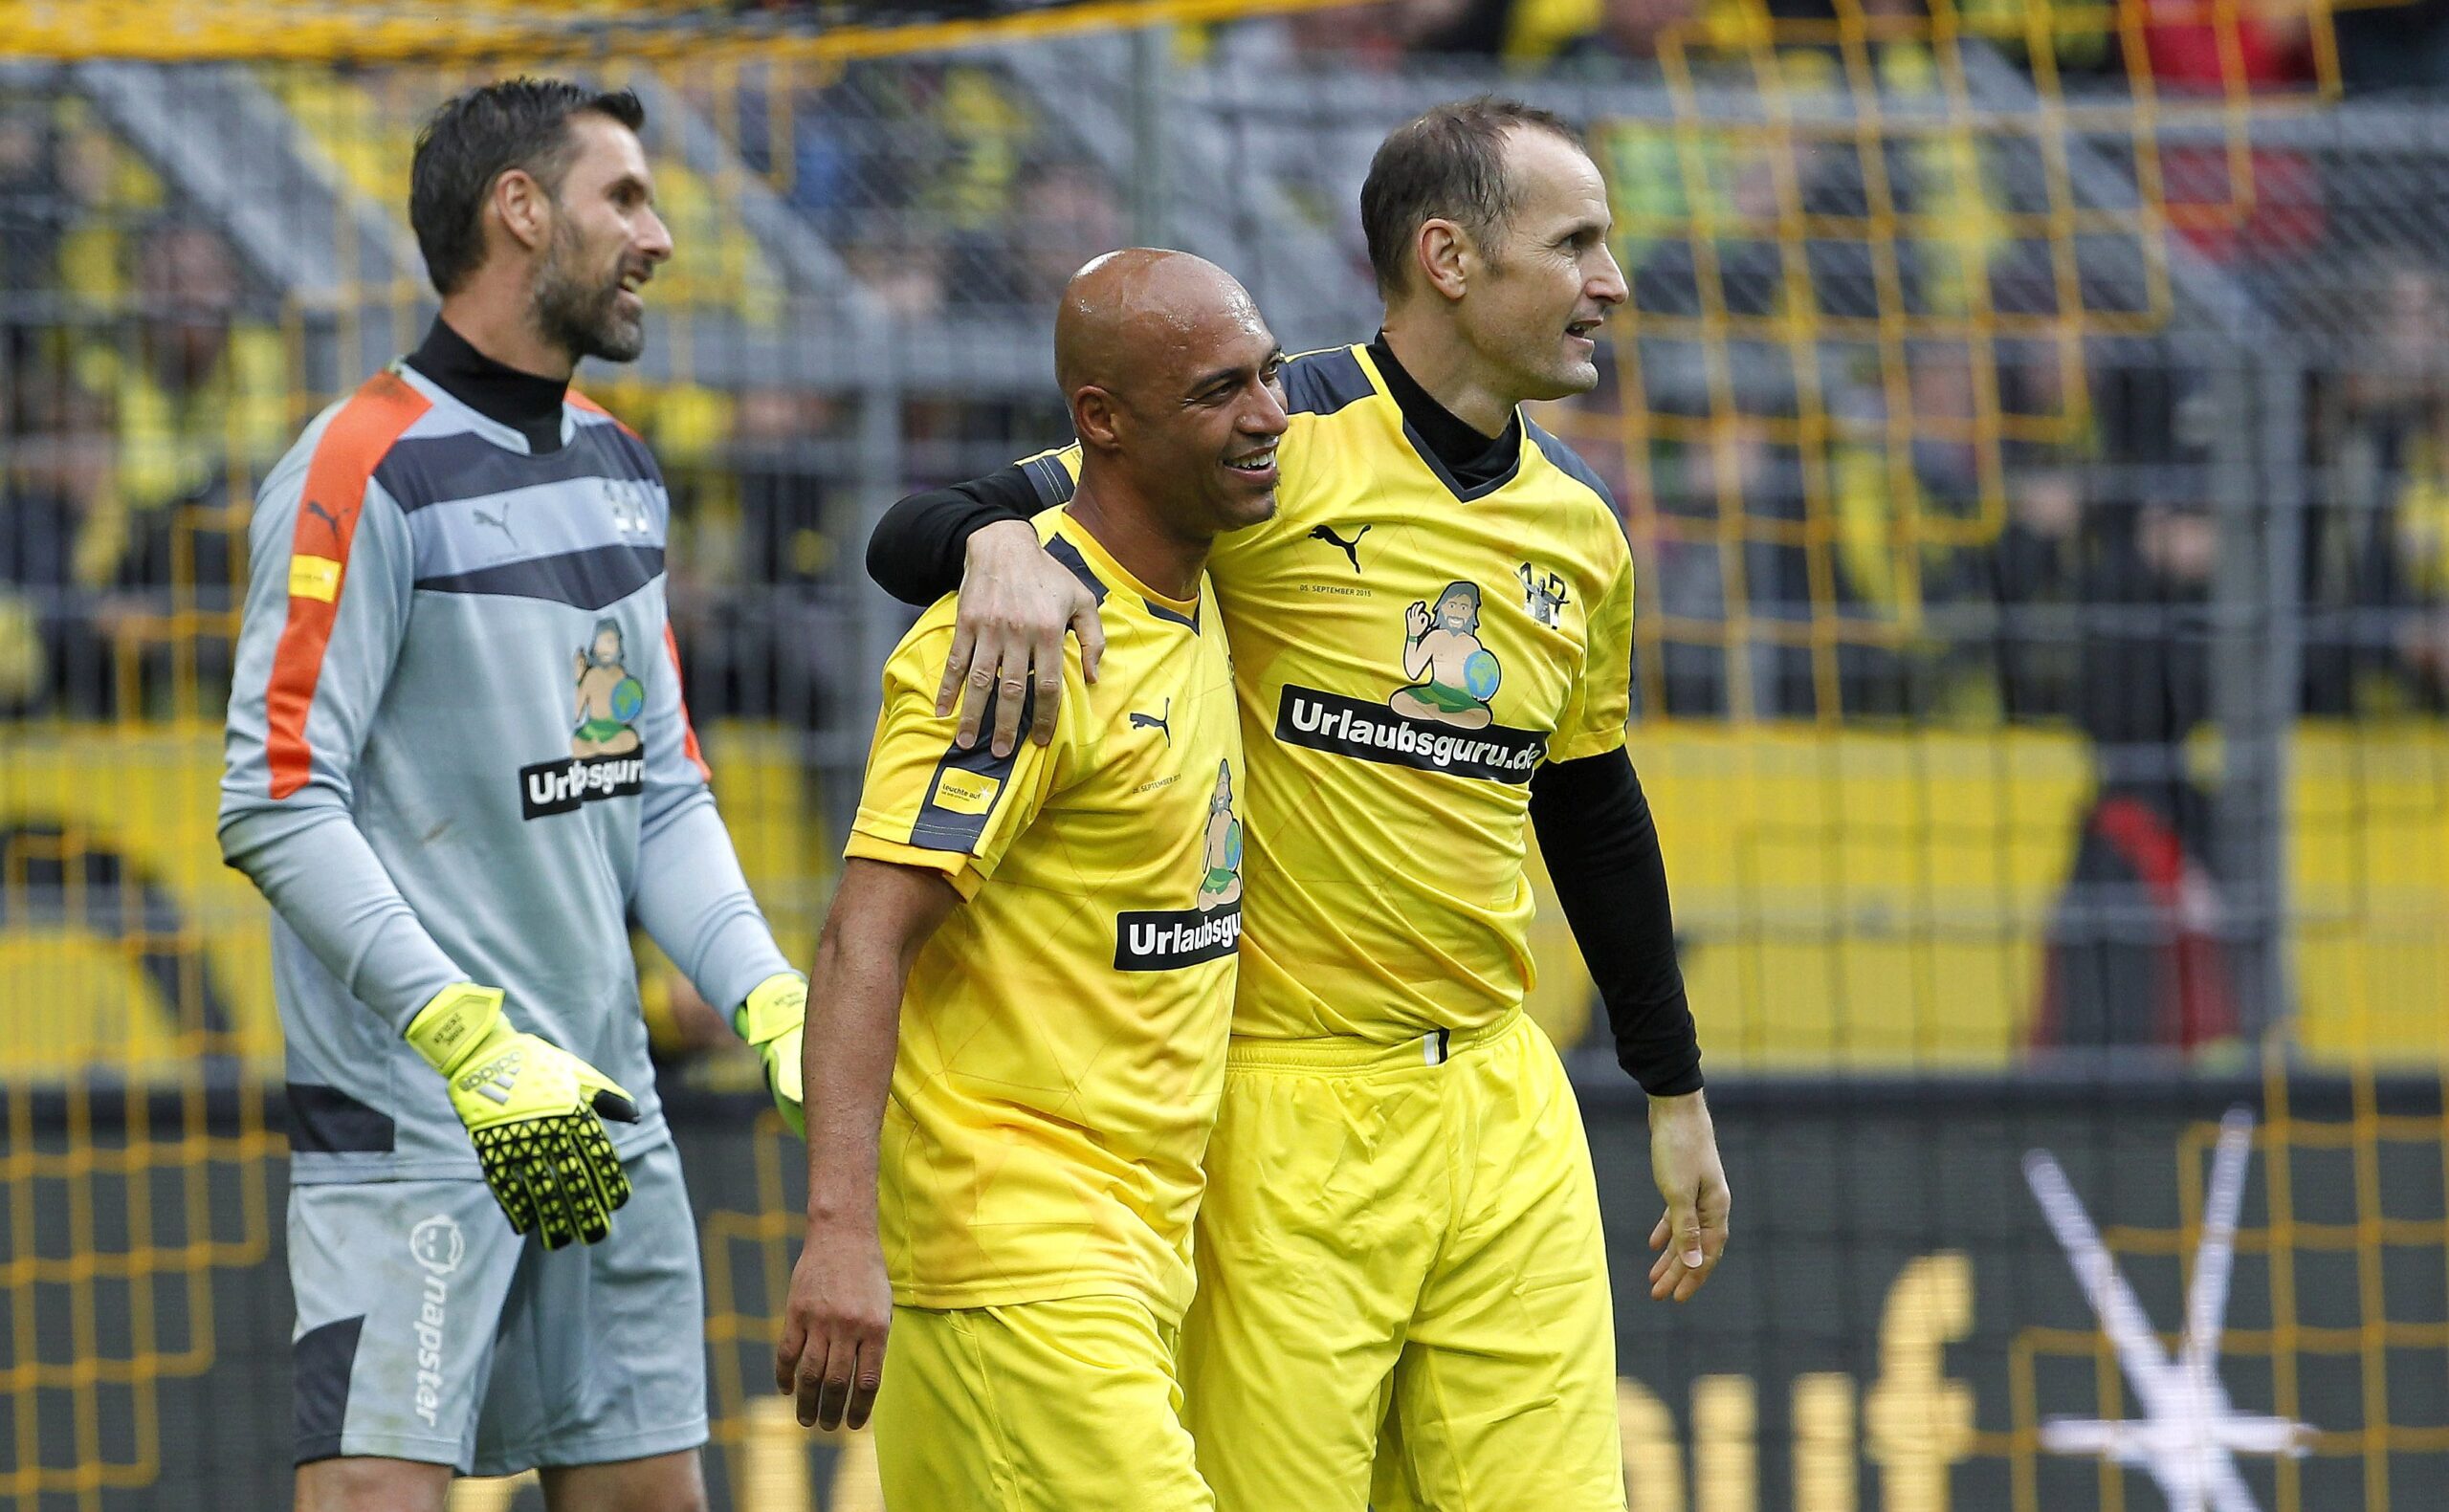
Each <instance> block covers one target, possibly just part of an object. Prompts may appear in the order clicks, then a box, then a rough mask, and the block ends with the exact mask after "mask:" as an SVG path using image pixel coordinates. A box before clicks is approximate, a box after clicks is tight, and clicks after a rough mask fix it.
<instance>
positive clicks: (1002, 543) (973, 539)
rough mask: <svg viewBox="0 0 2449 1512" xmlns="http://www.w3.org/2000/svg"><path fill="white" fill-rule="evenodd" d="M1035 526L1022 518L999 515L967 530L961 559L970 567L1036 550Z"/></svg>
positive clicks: (1041, 548)
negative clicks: (999, 516)
mask: <svg viewBox="0 0 2449 1512" xmlns="http://www.w3.org/2000/svg"><path fill="white" fill-rule="evenodd" d="M1043 549H1044V548H1043V547H1041V546H1040V545H1039V544H1038V538H1037V527H1036V526H1034V525H1032V524H1030V523H1029V522H1028V521H1027V520H1025V519H999V520H996V521H994V522H993V523H991V524H986V525H981V526H979V527H978V528H977V529H976V530H974V531H971V532H970V533H969V540H968V542H967V544H966V545H964V546H963V547H962V549H961V559H962V560H963V561H964V562H965V563H967V564H968V565H969V566H971V567H976V566H979V565H981V564H983V563H987V562H991V561H994V560H997V559H1007V558H1009V557H1012V556H1016V555H1018V554H1019V553H1021V552H1024V551H1039V550H1043Z"/></svg>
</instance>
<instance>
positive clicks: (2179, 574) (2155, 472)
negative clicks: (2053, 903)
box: [2032, 385, 2239, 1050]
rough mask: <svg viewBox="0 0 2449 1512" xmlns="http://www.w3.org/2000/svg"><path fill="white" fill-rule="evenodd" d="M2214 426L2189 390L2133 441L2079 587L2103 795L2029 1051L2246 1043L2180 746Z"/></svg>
mask: <svg viewBox="0 0 2449 1512" xmlns="http://www.w3.org/2000/svg"><path fill="white" fill-rule="evenodd" d="M2215 424H2216V416H2215V414H2214V412H2213V410H2212V395H2211V393H2210V391H2209V389H2208V387H2207V386H2204V385H2196V386H2195V387H2194V388H2193V389H2192V391H2190V392H2181V393H2180V394H2178V395H2176V396H2174V397H2173V402H2172V405H2171V410H2170V412H2169V418H2168V423H2166V424H2164V425H2160V426H2157V427H2154V429H2155V431H2156V438H2155V437H2154V436H2153V435H2151V434H2149V433H2147V434H2146V435H2144V436H2142V437H2139V438H2138V439H2137V441H2136V443H2135V446H2136V450H2135V451H2134V452H2133V453H2132V454H2134V455H2135V456H2136V457H2137V458H2138V459H2139V460H2142V461H2144V462H2145V463H2146V464H2147V465H2146V466H2144V467H2141V468H2139V469H2137V470H2136V471H2137V472H2139V473H2140V474H2142V475H2143V476H2144V478H2145V481H2144V483H2143V485H2142V488H2143V493H2144V496H2145V500H2146V502H2145V503H2144V504H2143V505H2142V506H2141V507H2140V508H2132V507H2129V508H2126V509H2122V510H2106V511H2103V512H2102V518H2101V520H2100V525H2101V529H2100V531H2099V533H2098V537H2097V538H2096V540H2095V542H2094V543H2093V559H2092V564H2091V566H2090V568H2089V569H2088V571H2086V573H2085V576H2084V578H2083V580H2082V581H2080V582H2079V583H2078V585H2077V588H2076V592H2075V596H2074V597H2075V600H2076V602H2078V603H2082V604H2084V605H2085V606H2086V617H2087V620H2088V623H2087V624H2086V625H2085V633H2084V640H2083V649H2082V653H2081V664H2080V673H2079V676H2078V678H2077V683H2076V689H2077V692H2076V700H2077V709H2076V715H2077V719H2078V722H2079V723H2080V724H2081V725H2082V727H2083V731H2084V734H2085V736H2086V737H2087V738H2088V739H2089V740H2090V742H2091V748H2092V758H2093V766H2094V775H2095V788H2094V793H2093V798H2092V800H2091V802H2090V804H2089V805H2088V806H2087V807H2086V809H2085V812H2084V814H2083V817H2082V819H2081V820H2080V821H2079V823H2078V827H2077V834H2076V842H2075V854H2074V863H2073V866H2072V868H2071V870H2070V873H2069V875H2068V878H2067V882H2066V886H2065V889H2064V890H2063V892H2062V893H2061V895H2060V898H2059V903H2058V907H2057V909H2056V911H2055V913H2054V915H2053V916H2052V918H2051V920H2050V925H2049V934H2048V944H2047V952H2046V955H2045V965H2044V970H2043V977H2042V983H2041V1004H2040V1011H2039V1012H2038V1014H2037V1015H2036V1016H2035V1019H2034V1024H2033V1035H2032V1039H2033V1043H2034V1045H2035V1046H2036V1047H2053V1046H2066V1047H2091V1048H2099V1047H2106V1046H2111V1045H2159V1046H2163V1047H2167V1048H2172V1049H2181V1050H2191V1049H2195V1048H2198V1047H2200V1046H2203V1045H2206V1044H2210V1043H2213V1042H2216V1041H2221V1040H2225V1039H2230V1038H2233V1037H2234V1036H2235V1035H2236V1034H2237V1033H2238V1030H2239V1023H2238V1006H2237V999H2236V997H2235V992H2234V983H2233V980H2232V978H2231V975H2230V970H2229V963H2228V960H2227V948H2226V944H2225V940H2226V934H2227V930H2228V921H2227V911H2228V910H2227V908H2226V905H2225V903H2224V902H2223V900H2222V898H2221V895H2220V886H2219V881H2218V873H2217V859H2218V858H2217V855H2216V854H2215V852H2214V849H2213V838H2214V833H2215V827H2216V800H2215V798H2214V796H2213V795H2212V794H2211V793H2210V792H2209V791H2208V790H2206V789H2205V788H2204V787H2203V786H2202V785H2201V784H2200V783H2198V782H2196V781H2195V777H2194V773H2193V770H2192V764H2191V762H2190V759H2189V755H2188V749H2187V747H2188V741H2189V739H2190V738H2191V737H2192V735H2193V734H2194V732H2195V730H2196V729H2198V728H2199V727H2200V726H2201V725H2203V724H2204V723H2205V722H2206V721H2207V720H2209V718H2210V717H2211V655H2210V644H2211V612H2210V608H2211V591H2212V582H2213V578H2214V575H2215V573H2216V570H2217V562H2218V553H2219V528H2218V523H2217V516H2216V515H2214V514H2213V513H2212V511H2211V509H2210V507H2209V503H2210V484H2211V471H2212V469H2211V448H2210V446H2209V444H2208V443H2209V440H2210V436H2211V431H2212V427H2213V426H2214V425H2215ZM2155 446H2156V449H2154V448H2155Z"/></svg>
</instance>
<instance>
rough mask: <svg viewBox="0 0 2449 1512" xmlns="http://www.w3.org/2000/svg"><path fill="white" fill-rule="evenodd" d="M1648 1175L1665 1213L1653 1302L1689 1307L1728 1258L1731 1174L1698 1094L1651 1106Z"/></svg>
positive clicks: (1653, 1240) (1654, 1235)
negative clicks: (1724, 1257)
mask: <svg viewBox="0 0 2449 1512" xmlns="http://www.w3.org/2000/svg"><path fill="white" fill-rule="evenodd" d="M1649 1169H1650V1174H1651V1175H1652V1176H1653V1177H1655V1178H1656V1179H1657V1181H1658V1194H1659V1195H1660V1196H1662V1197H1665V1198H1666V1212H1665V1213H1664V1214H1662V1215H1660V1216H1659V1220H1658V1227H1656V1228H1655V1229H1652V1230H1651V1231H1650V1236H1649V1247H1650V1248H1651V1249H1654V1250H1656V1251H1658V1252H1659V1254H1658V1259H1657V1260H1653V1261H1651V1262H1650V1267H1649V1294H1650V1296H1651V1298H1652V1299H1654V1300H1657V1301H1665V1300H1666V1299H1668V1298H1672V1299H1674V1300H1675V1301H1677V1302H1687V1301H1689V1300H1690V1299H1691V1297H1692V1295H1693V1293H1695V1292H1697V1291H1699V1290H1700V1289H1701V1288H1702V1286H1704V1285H1705V1284H1707V1283H1708V1282H1709V1279H1710V1273H1711V1272H1712V1271H1714V1270H1716V1269H1717V1268H1718V1257H1719V1256H1721V1255H1723V1254H1725V1253H1726V1237H1727V1212H1728V1209H1729V1207H1730V1206H1731V1205H1732V1196H1731V1195H1730V1194H1729V1193H1728V1192H1727V1186H1726V1168H1725V1167H1724V1166H1723V1165H1721V1164H1720V1163H1719V1161H1718V1135H1717V1129H1716V1127H1715V1126H1714V1125H1712V1124H1711V1123H1710V1105H1709V1103H1708V1101H1707V1100H1706V1099H1705V1098H1704V1097H1703V1095H1702V1094H1701V1093H1699V1092H1688V1093H1685V1094H1684V1095H1683V1096H1681V1097H1653V1098H1651V1099H1650V1100H1649Z"/></svg>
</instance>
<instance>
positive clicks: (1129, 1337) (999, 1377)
mask: <svg viewBox="0 0 2449 1512" xmlns="http://www.w3.org/2000/svg"><path fill="white" fill-rule="evenodd" d="M1177 1342H1178V1341H1177V1335H1176V1330H1174V1329H1173V1328H1171V1327H1168V1326H1165V1325H1164V1324H1162V1323H1160V1322H1158V1318H1157V1316H1156V1314H1155V1313H1153V1312H1151V1311H1150V1310H1149V1308H1148V1304H1146V1303H1143V1302H1140V1301H1138V1300H1137V1299H1136V1298H1131V1297H1072V1298H1066V1299H1064V1300H1062V1301H1059V1302H1031V1303H1020V1304H1013V1305H1011V1306H1004V1307H966V1308H957V1309H949V1310H946V1309H938V1308H933V1307H895V1308H894V1309H893V1332H892V1334H891V1336H890V1337H889V1338H888V1339H887V1340H886V1344H885V1365H884V1389H883V1390H882V1391H880V1392H879V1393H878V1394H877V1396H876V1410H875V1418H874V1428H875V1435H876V1471H877V1474H878V1476H879V1477H880V1479H882V1480H883V1482H884V1501H885V1505H886V1506H888V1507H891V1508H893V1509H894V1512H903V1509H904V1508H907V1509H909V1512H1107V1509H1110V1512H1213V1509H1214V1507H1215V1505H1216V1502H1215V1500H1214V1499H1213V1498H1212V1497H1210V1496H1209V1495H1208V1492H1207V1486H1206V1485H1205V1483H1204V1482H1202V1480H1201V1479H1200V1478H1199V1470H1198V1467H1197V1466H1196V1465H1195V1464H1194V1463H1193V1460H1192V1454H1191V1444H1190V1434H1189V1432H1188V1431H1187V1430H1186V1429H1184V1428H1183V1426H1182V1392H1181V1379H1180V1373H1179V1370H1178V1369H1177V1365H1176V1357H1175V1356H1176V1348H1177Z"/></svg>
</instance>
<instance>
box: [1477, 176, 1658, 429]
mask: <svg viewBox="0 0 2449 1512" xmlns="http://www.w3.org/2000/svg"><path fill="white" fill-rule="evenodd" d="M1505 177H1506V183H1507V186H1508V187H1509V188H1510V189H1511V197H1512V200H1513V206H1514V208H1513V213H1512V214H1511V215H1510V216H1508V217H1507V218H1506V220H1505V221H1504V222H1503V223H1502V224H1500V225H1497V226H1494V227H1491V228H1489V229H1488V230H1486V231H1485V232H1484V233H1482V234H1481V235H1480V236H1479V237H1477V238H1476V241H1477V244H1478V245H1477V246H1476V248H1475V251H1476V252H1477V254H1478V255H1477V257H1476V259H1475V261H1476V264H1477V266H1476V267H1474V268H1473V269H1472V270H1471V273H1470V277H1469V279H1468V282H1467V287H1466V289H1465V292H1464V295H1463V297H1461V298H1460V299H1458V300H1457V301H1456V302H1455V311H1454V316H1455V319H1456V321H1457V322H1458V324H1459V326H1460V328H1461V332H1462V335H1463V337H1464V339H1465V340H1466V341H1467V343H1468V344H1469V345H1470V346H1471V348H1472V349H1473V351H1474V352H1475V353H1476V355H1477V356H1478V357H1479V358H1480V359H1481V361H1482V362H1485V363H1486V364H1487V366H1488V369H1489V384H1488V386H1489V387H1490V388H1491V389H1493V390H1495V391H1497V392H1499V393H1505V394H1509V395H1511V396H1513V397H1514V398H1516V399H1518V400H1519V399H1562V398H1564V397H1566V396H1567V395H1570V394H1582V393H1588V392H1589V391H1590V390H1591V389H1592V388H1594V387H1596V386H1597V385H1598V383H1599V362H1598V350H1599V346H1598V342H1597V340H1595V338H1596V335H1597V333H1598V331H1599V328H1600V325H1601V324H1602V323H1603V322H1604V321H1605V320H1606V318H1607V316H1608V313H1609V312H1610V311H1612V310H1613V309H1615V307H1616V306H1618V305H1620V304H1622V303H1623V302H1624V298H1625V294H1626V291H1625V287H1624V275H1623V274H1622V272H1621V271H1620V270H1619V269H1618V268H1617V267H1616V259H1615V256H1614V255H1613V254H1612V253H1610V252H1608V250H1607V228H1608V226H1609V223H1610V217H1609V213H1608V209H1607V187H1606V185H1605V184H1604V183H1603V182H1601V180H1600V177H1599V169H1598V167H1597V165H1596V164H1593V163H1592V162H1591V161H1590V157H1589V155H1588V154H1587V153H1584V152H1583V151H1582V150H1581V149H1580V148H1579V147H1578V146H1576V145H1574V144H1573V143H1572V142H1567V141H1565V140H1564V139H1563V138H1561V137H1558V136H1556V135H1555V134H1554V133H1552V132H1546V131H1533V130H1525V129H1522V128H1518V127H1517V128H1516V129H1514V130H1513V131H1511V132H1509V133H1508V134H1507V137H1506V143H1505Z"/></svg>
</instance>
